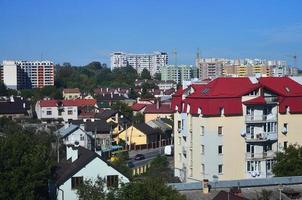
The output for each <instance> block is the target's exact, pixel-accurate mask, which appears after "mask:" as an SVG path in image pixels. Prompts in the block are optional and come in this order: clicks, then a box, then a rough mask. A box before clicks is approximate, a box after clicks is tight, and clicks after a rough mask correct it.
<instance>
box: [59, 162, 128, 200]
mask: <svg viewBox="0 0 302 200" xmlns="http://www.w3.org/2000/svg"><path fill="white" fill-rule="evenodd" d="M108 175H118V176H119V183H128V182H129V180H128V178H127V177H125V176H124V175H122V174H121V173H119V172H118V171H116V170H115V169H113V168H112V167H111V166H108V165H107V163H105V162H104V161H103V160H101V159H100V158H95V159H94V160H92V161H91V162H90V163H89V164H88V165H86V166H85V167H84V168H82V169H81V170H80V171H79V172H77V173H76V174H75V175H73V177H79V176H83V178H84V179H93V180H96V179H97V176H100V177H103V178H106V176H108ZM105 184H106V183H105ZM59 188H60V189H61V190H63V191H64V200H69V199H70V200H71V199H72V200H74V199H78V196H77V194H76V192H77V191H76V190H72V189H71V178H70V179H68V180H67V181H66V182H65V183H64V184H63V185H61V186H60V187H59ZM58 200H62V191H60V190H58Z"/></svg>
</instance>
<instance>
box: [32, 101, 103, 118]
mask: <svg viewBox="0 0 302 200" xmlns="http://www.w3.org/2000/svg"><path fill="white" fill-rule="evenodd" d="M35 111H36V114H37V117H38V119H41V120H63V121H68V120H77V119H79V118H83V116H86V117H87V115H86V114H87V113H90V115H94V114H95V113H96V112H98V109H97V105H96V100H95V99H72V100H55V99H51V100H40V101H37V103H36V106H35ZM87 118H90V117H87Z"/></svg>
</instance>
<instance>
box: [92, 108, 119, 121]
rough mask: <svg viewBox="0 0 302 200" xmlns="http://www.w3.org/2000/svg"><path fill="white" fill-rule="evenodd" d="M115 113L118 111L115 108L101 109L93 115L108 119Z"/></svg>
mask: <svg viewBox="0 0 302 200" xmlns="http://www.w3.org/2000/svg"><path fill="white" fill-rule="evenodd" d="M116 113H118V111H116V110H103V111H101V112H99V113H97V114H95V117H96V118H99V119H108V118H110V117H112V116H114V115H115V114H116Z"/></svg>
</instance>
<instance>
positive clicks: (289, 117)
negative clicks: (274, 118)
mask: <svg viewBox="0 0 302 200" xmlns="http://www.w3.org/2000/svg"><path fill="white" fill-rule="evenodd" d="M284 123H287V124H288V125H287V126H288V132H287V133H286V134H283V133H282V129H283V125H284ZM285 141H287V142H288V145H289V144H295V143H298V144H300V145H301V144H302V114H289V113H288V114H278V143H279V144H281V146H280V145H279V147H281V148H279V149H278V150H279V151H280V150H282V149H283V144H284V142H285Z"/></svg>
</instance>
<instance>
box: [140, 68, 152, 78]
mask: <svg viewBox="0 0 302 200" xmlns="http://www.w3.org/2000/svg"><path fill="white" fill-rule="evenodd" d="M141 79H148V80H150V79H151V75H150V72H149V71H148V70H147V69H146V68H144V69H143V71H142V73H141Z"/></svg>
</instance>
